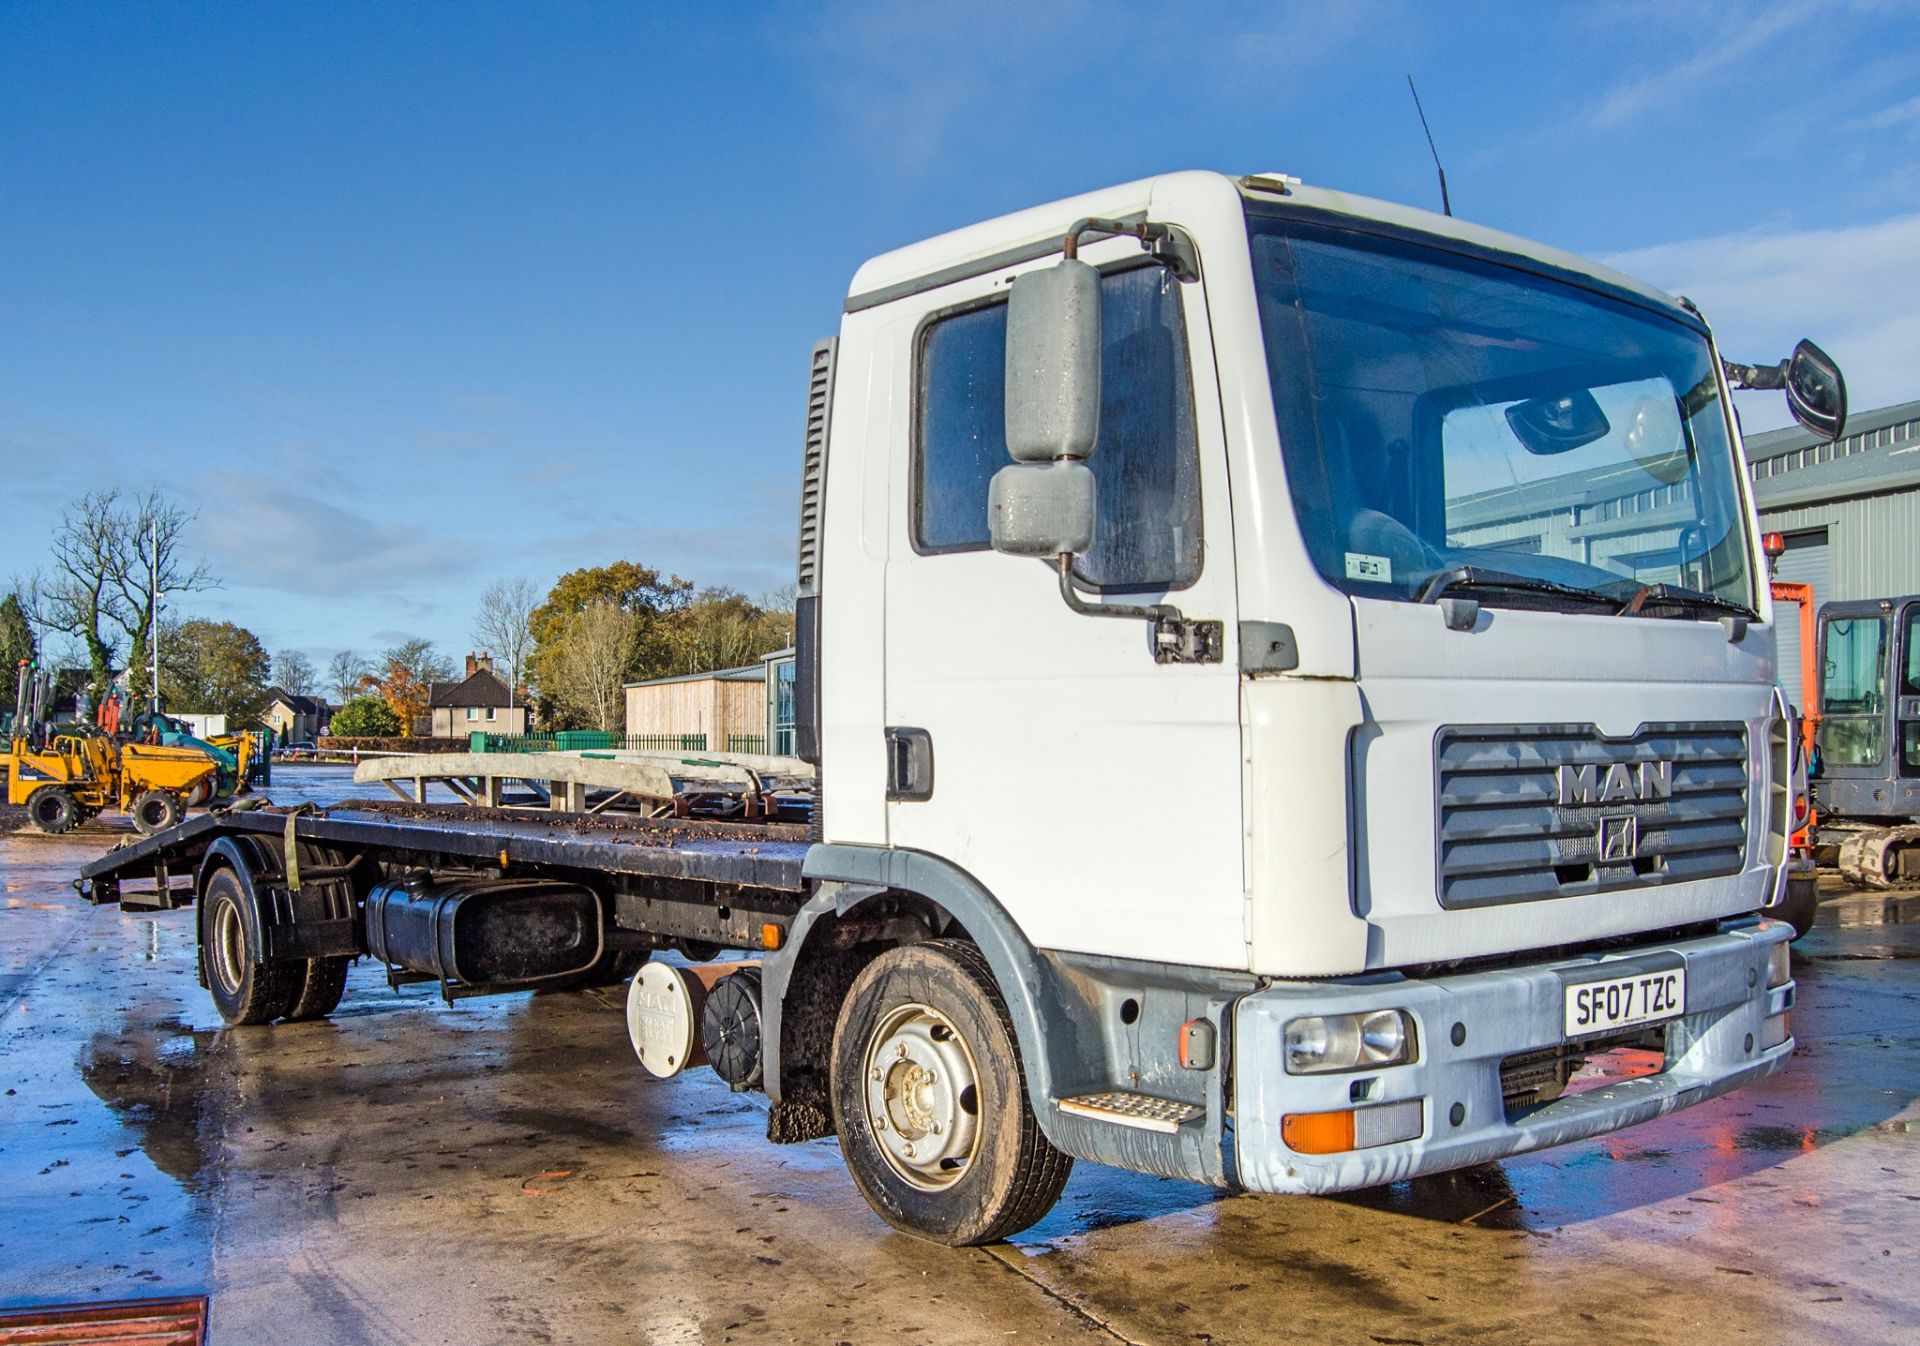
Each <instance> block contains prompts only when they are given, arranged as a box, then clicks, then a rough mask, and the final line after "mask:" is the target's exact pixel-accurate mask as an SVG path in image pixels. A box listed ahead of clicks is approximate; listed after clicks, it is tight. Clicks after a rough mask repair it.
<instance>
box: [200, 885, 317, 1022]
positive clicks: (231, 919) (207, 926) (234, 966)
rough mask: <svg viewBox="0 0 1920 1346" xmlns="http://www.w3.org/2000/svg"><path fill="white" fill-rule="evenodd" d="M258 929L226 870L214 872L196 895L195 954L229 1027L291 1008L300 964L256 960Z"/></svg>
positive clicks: (265, 1018)
mask: <svg viewBox="0 0 1920 1346" xmlns="http://www.w3.org/2000/svg"><path fill="white" fill-rule="evenodd" d="M258 940H259V933H258V931H257V930H256V929H255V927H254V924H253V922H252V921H251V920H249V919H248V917H247V912H246V895H245V893H243V892H242V891H241V888H240V880H239V879H238V878H236V877H235V876H234V873H233V871H232V870H231V869H221V870H217V871H215V873H214V875H213V877H212V878H211V879H209V880H208V881H207V890H206V892H205V893H203V894H202V895H201V898H200V957H201V958H202V960H204V964H205V968H206V973H207V990H208V991H209V992H210V993H211V994H212V996H213V1007H214V1008H215V1009H217V1010H219V1011H220V1017H221V1018H222V1019H225V1020H226V1021H227V1022H228V1023H230V1024H233V1025H235V1026H239V1025H242V1024H264V1023H271V1022H272V1021H273V1020H275V1019H278V1018H279V1017H280V1016H281V1015H283V1014H285V1013H286V1012H287V1011H288V1010H290V1009H291V1008H293V1003H294V1000H295V998H296V997H297V996H298V995H299V994H300V991H301V984H300V973H301V972H302V971H304V967H303V965H301V964H289V963H262V962H259V961H258V954H259V949H258V948H257V943H258Z"/></svg>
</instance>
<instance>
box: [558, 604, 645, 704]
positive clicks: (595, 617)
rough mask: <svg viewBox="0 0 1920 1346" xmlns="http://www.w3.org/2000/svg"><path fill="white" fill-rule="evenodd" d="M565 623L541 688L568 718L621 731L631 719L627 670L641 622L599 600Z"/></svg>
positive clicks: (616, 605) (620, 609) (618, 606)
mask: <svg viewBox="0 0 1920 1346" xmlns="http://www.w3.org/2000/svg"><path fill="white" fill-rule="evenodd" d="M562 620H563V625H562V626H561V630H560V633H559V638H558V639H557V640H554V641H553V642H552V643H551V648H550V650H549V657H548V658H547V659H546V661H545V664H544V668H545V670H546V671H545V676H544V678H543V680H542V682H541V690H542V693H543V694H544V695H547V696H550V697H552V698H553V699H555V700H556V701H558V702H559V704H560V706H561V707H562V708H563V710H564V712H565V714H566V716H567V718H569V719H575V720H584V721H586V723H587V726H588V727H589V728H593V729H608V730H618V729H620V728H622V727H623V721H624V720H625V713H626V691H625V683H626V679H627V669H628V666H629V664H631V662H632V660H633V652H634V646H635V645H636V644H637V643H638V641H639V639H640V627H641V621H640V618H639V617H638V616H636V615H635V614H634V613H631V612H628V611H627V610H626V609H624V608H622V607H621V606H620V605H619V604H618V603H615V602H613V601H611V600H609V599H599V600H596V601H595V602H592V603H589V604H588V605H587V606H586V607H584V608H582V609H581V610H580V611H578V612H575V613H570V614H568V615H567V616H566V617H565V618H564V619H562Z"/></svg>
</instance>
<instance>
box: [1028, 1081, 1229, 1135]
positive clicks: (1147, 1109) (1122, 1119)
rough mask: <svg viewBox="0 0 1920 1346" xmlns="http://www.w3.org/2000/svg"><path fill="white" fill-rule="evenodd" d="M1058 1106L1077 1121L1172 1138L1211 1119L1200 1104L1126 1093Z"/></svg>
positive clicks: (1090, 1096)
mask: <svg viewBox="0 0 1920 1346" xmlns="http://www.w3.org/2000/svg"><path fill="white" fill-rule="evenodd" d="M1055 1106H1057V1107H1058V1108H1059V1109H1060V1111H1062V1112H1070V1113H1072V1114H1074V1115H1075V1116H1076V1117H1093V1118H1097V1119H1098V1120H1100V1121H1103V1122H1113V1123H1114V1124H1115V1125H1118V1126H1132V1127H1137V1128H1139V1129H1140V1130H1142V1131H1159V1132H1162V1133H1164V1134H1166V1135H1172V1134H1173V1133H1174V1132H1175V1131H1178V1130H1179V1129H1180V1128H1181V1127H1182V1126H1185V1125H1186V1124H1187V1123H1188V1122H1191V1121H1194V1120H1195V1119H1196V1118H1200V1117H1204V1116H1206V1115H1207V1110H1206V1109H1205V1108H1203V1107H1201V1106H1200V1105H1199V1104H1198V1103H1182V1102H1179V1101H1178V1100H1176V1099H1171V1098H1155V1097H1153V1095H1151V1094H1135V1093H1128V1092H1127V1091H1125V1090H1122V1089H1114V1090H1110V1091H1108V1092H1106V1093H1102V1094H1081V1095H1079V1096H1078V1097H1075V1098H1062V1099H1059V1100H1058V1101H1057V1102H1056V1105H1055Z"/></svg>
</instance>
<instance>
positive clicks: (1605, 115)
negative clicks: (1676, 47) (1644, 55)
mask: <svg viewBox="0 0 1920 1346" xmlns="http://www.w3.org/2000/svg"><path fill="white" fill-rule="evenodd" d="M1679 12H1681V13H1693V12H1695V11H1689V10H1686V9H1682V10H1681V11H1679ZM1813 12H1814V7H1812V6H1809V5H1804V4H1790V5H1776V6H1774V7H1773V8H1772V9H1768V10H1762V11H1761V12H1760V13H1758V14H1753V13H1751V11H1749V10H1748V9H1746V8H1745V7H1741V8H1737V9H1733V10H1730V11H1728V12H1727V15H1726V17H1725V18H1723V19H1722V20H1721V22H1719V23H1717V24H1715V23H1709V24H1702V25H1700V27H1701V29H1702V30H1703V31H1705V32H1706V33H1707V40H1706V42H1705V43H1704V45H1702V46H1701V47H1700V49H1699V50H1698V51H1696V52H1695V53H1694V54H1693V55H1691V56H1689V57H1687V58H1686V59H1685V60H1683V61H1679V62H1677V63H1675V64H1672V65H1668V66H1663V67H1661V68H1660V69H1657V70H1652V71H1648V72H1647V73H1645V74H1642V75H1638V76H1635V77H1634V78H1632V79H1628V80H1625V81H1623V82H1621V83H1620V84H1617V85H1615V86H1614V87H1613V88H1612V89H1610V90H1608V91H1607V93H1606V94H1605V95H1604V96H1603V97H1601V99H1600V100H1599V101H1598V102H1597V103H1596V104H1594V106H1593V110H1592V112H1591V113H1590V114H1589V120H1590V121H1591V122H1592V123H1593V124H1594V125H1595V126H1598V127H1603V128H1613V127H1618V126H1622V125H1624V124H1626V123H1628V122H1631V121H1634V120H1636V119H1638V118H1640V117H1641V116H1644V115H1645V114H1646V113H1648V112H1651V111H1653V110H1654V109H1655V108H1657V107H1659V106H1660V105H1661V104H1663V103H1667V102H1670V101H1673V100H1676V99H1689V100H1690V99H1697V98H1698V97H1699V96H1700V90H1701V86H1702V85H1704V84H1706V83H1709V82H1710V81H1712V80H1713V79H1714V78H1715V77H1716V76H1719V75H1721V74H1723V73H1728V72H1731V71H1736V70H1738V69H1739V68H1740V67H1742V65H1743V63H1745V62H1746V61H1747V60H1748V58H1750V57H1751V56H1752V55H1753V54H1754V53H1755V52H1757V51H1759V50H1760V49H1761V48H1762V47H1764V46H1766V45H1767V44H1768V43H1769V42H1771V41H1773V40H1774V39H1775V38H1776V37H1779V36H1780V35H1781V34H1782V33H1785V32H1786V31H1787V30H1788V29H1790V28H1794V27H1796V26H1798V25H1799V24H1801V23H1804V22H1805V21H1806V20H1807V19H1809V18H1811V17H1813Z"/></svg>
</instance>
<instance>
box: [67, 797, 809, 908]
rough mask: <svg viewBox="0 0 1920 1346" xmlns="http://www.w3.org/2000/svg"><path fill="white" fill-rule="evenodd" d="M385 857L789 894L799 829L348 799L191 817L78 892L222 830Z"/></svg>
mask: <svg viewBox="0 0 1920 1346" xmlns="http://www.w3.org/2000/svg"><path fill="white" fill-rule="evenodd" d="M290 815H291V816H292V822H293V829H294V835H295V836H297V837H299V838H300V839H301V840H303V841H308V842H316V843H322V844H334V845H345V846H350V847H354V848H357V849H361V850H370V851H374V852H376V853H387V854H391V855H393V856H395V857H404V856H411V855H421V856H437V857H444V858H447V859H455V860H471V861H475V862H478V863H481V864H504V865H507V866H512V865H526V866H537V867H541V868H566V869H582V870H595V871H600V872H605V873H612V874H631V875H640V876H646V877H653V878H665V879H684V880H691V881H694V882H705V883H721V884H730V885H738V886H741V887H749V888H766V889H774V890H779V891H784V892H795V893H797V892H800V891H802V890H803V889H804V887H805V882H804V880H803V879H802V877H801V873H800V869H801V864H802V862H803V861H804V859H805V858H806V853H807V841H806V829H805V828H804V827H798V826H794V825H791V824H781V823H760V824H751V825H748V824H739V823H726V822H707V821H703V820H700V819H639V818H629V817H620V818H612V817H584V816H580V815H571V814H552V815H549V814H536V813H528V812H525V811H517V810H507V809H484V808H471V807H468V806H465V805H457V804H454V805H445V804H415V803H400V802H398V801H384V800H350V801H348V802H346V803H344V804H338V805H335V806H333V807H331V808H328V809H326V810H324V811H319V810H316V811H302V812H295V811H294V810H290V809H284V808H259V809H248V810H239V809H230V810H225V811H222V812H218V813H203V814H199V815H196V816H194V817H192V818H189V819H188V820H187V821H185V822H183V823H181V824H180V825H178V826H177V827H172V828H169V829H167V830H166V831H164V832H159V833H156V834H155V835H153V836H150V837H144V838H141V839H140V840H138V841H134V842H131V843H129V844H127V845H123V846H120V847H117V848H116V849H114V850H112V851H109V852H108V853H107V854H105V855H103V856H101V857H100V858H99V859H97V860H94V861H91V862H90V863H88V864H86V865H83V866H82V867H81V870H80V887H81V892H82V894H83V895H84V896H87V897H89V898H90V899H91V900H94V901H100V902H110V901H114V900H115V898H116V896H117V894H116V893H115V892H114V890H115V889H117V887H118V885H119V882H120V881H121V880H122V879H128V878H144V877H147V876H149V875H151V874H153V873H154V872H155V871H156V869H158V868H160V867H165V868H166V869H168V870H170V871H172V872H173V873H175V874H179V873H181V872H182V871H183V869H184V868H185V867H186V866H188V865H191V864H192V863H194V862H195V861H197V860H198V858H199V857H200V856H201V855H202V854H204V853H205V851H206V849H207V848H208V847H209V846H211V845H212V844H213V842H214V841H215V839H217V838H218V837H220V836H222V835H229V834H233V833H264V834H268V835H272V836H284V835H285V834H286V829H287V824H288V819H289V816H290Z"/></svg>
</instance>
